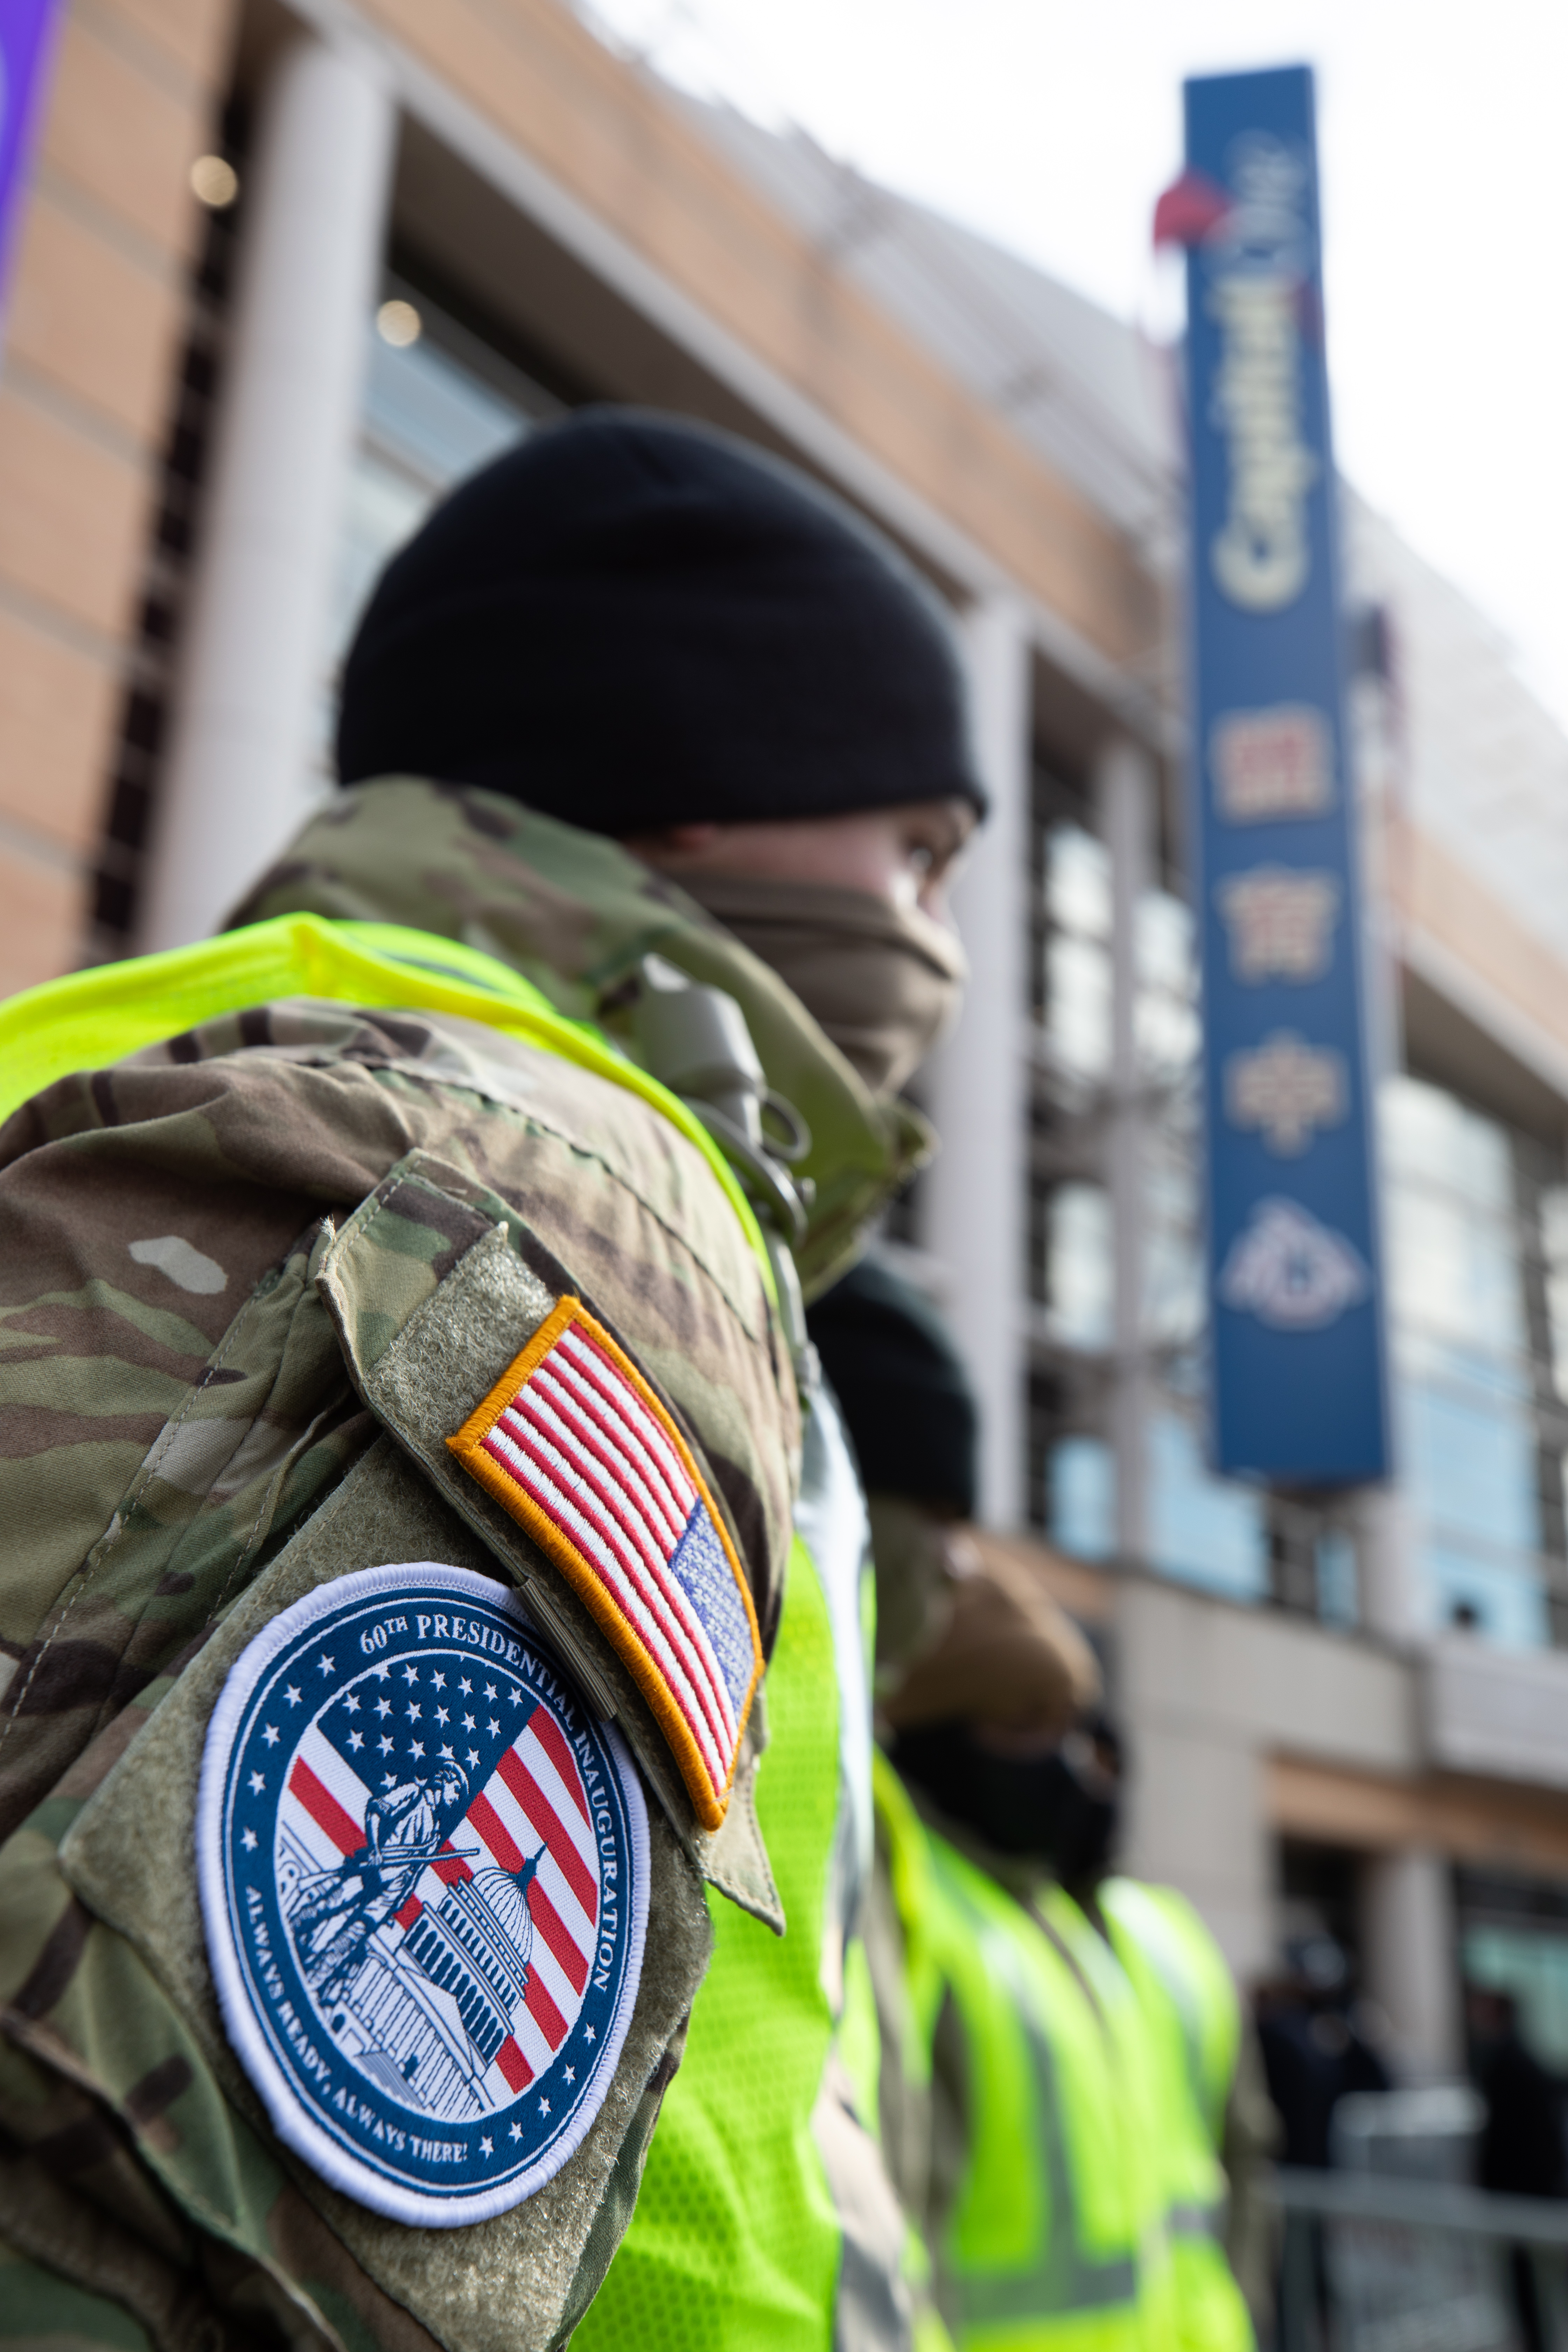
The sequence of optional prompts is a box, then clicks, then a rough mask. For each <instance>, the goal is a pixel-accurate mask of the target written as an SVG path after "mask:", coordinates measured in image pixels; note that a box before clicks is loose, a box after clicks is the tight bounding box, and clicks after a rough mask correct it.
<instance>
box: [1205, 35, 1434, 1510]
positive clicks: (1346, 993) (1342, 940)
mask: <svg viewBox="0 0 1568 2352" xmlns="http://www.w3.org/2000/svg"><path fill="white" fill-rule="evenodd" d="M1173 212H1174V215H1175V218H1174V219H1172V213H1173ZM1167 224H1168V225H1169V227H1170V233H1171V234H1173V236H1177V237H1179V238H1180V240H1181V241H1182V242H1183V243H1184V244H1185V246H1186V247H1187V410H1188V431H1189V434H1190V437H1191V472H1192V491H1191V499H1192V508H1191V552H1190V559H1189V561H1190V568H1191V598H1190V612H1191V631H1192V716H1193V732H1192V750H1191V756H1190V759H1189V763H1188V765H1189V779H1190V790H1191V814H1192V841H1193V845H1194V856H1193V866H1194V896H1195V905H1196V911H1197V915H1198V928H1199V933H1200V937H1201V940H1202V957H1203V997H1204V1072H1205V1128H1206V1136H1207V1186H1208V1201H1207V1208H1208V1251H1209V1281H1210V1307H1211V1318H1212V1330H1213V1388H1212V1395H1213V1419H1214V1455H1215V1466H1216V1467H1217V1468H1218V1469H1220V1470H1222V1471H1225V1472H1227V1473H1229V1474H1231V1475H1253V1476H1258V1477H1263V1478H1267V1479H1268V1480H1271V1481H1273V1482H1275V1483H1277V1484H1280V1485H1286V1486H1345V1485H1351V1484H1355V1483H1359V1482H1361V1481H1363V1480H1370V1479H1377V1478H1381V1477H1383V1476H1384V1475H1386V1472H1387V1469H1388V1406H1387V1382H1386V1376H1385V1357H1384V1319H1383V1299H1382V1271H1381V1266H1380V1263H1379V1250H1378V1241H1377V1213H1376V1194H1375V1189H1374V1186H1375V1179H1374V1171H1373V1107H1372V1104H1371V1101H1370V1099H1369V1097H1368V1091H1367V1087H1368V1074H1367V1051H1366V1040H1365V1027H1364V1018H1363V1010H1364V1008H1363V940H1362V931H1361V910H1360V894H1359V889H1358V885H1357V874H1356V866H1357V856H1356V843H1355V839H1354V831H1355V827H1354V807H1353V800H1352V780H1351V775H1350V771H1349V763H1348V760H1347V755H1346V741H1345V728H1344V707H1343V691H1342V622H1341V605H1340V584H1339V560H1338V550H1337V544H1336V542H1337V537H1338V532H1337V515H1336V511H1335V500H1336V485H1335V479H1334V469H1333V457H1332V451H1331V442H1330V436H1329V398H1328V377H1327V371H1326V368H1325V363H1324V351H1323V305H1322V279H1321V263H1320V245H1319V219H1318V181H1317V153H1316V143H1315V139H1314V135H1313V109H1312V78H1311V75H1310V72H1308V71H1307V70H1306V69H1305V68H1290V69H1289V70H1286V71H1281V72H1269V73H1252V74H1222V75H1215V76H1213V77H1205V79H1199V80H1194V81H1189V82H1188V83H1187V84H1186V170H1185V172H1184V174H1183V177H1182V179H1181V181H1180V182H1179V183H1178V184H1177V186H1176V188H1174V189H1173V190H1172V191H1171V193H1170V194H1169V195H1167V196H1166V197H1165V198H1163V200H1162V220H1161V223H1160V224H1159V226H1162V228H1163V226H1165V225H1167Z"/></svg>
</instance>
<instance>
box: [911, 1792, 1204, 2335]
mask: <svg viewBox="0 0 1568 2352" xmlns="http://www.w3.org/2000/svg"><path fill="white" fill-rule="evenodd" d="M878 1801H879V1813H880V1817H881V1820H882V1822H883V1825H884V1829H885V1832H886V1834H887V1837H888V1842H889V1852H890V1855H891V1861H892V1870H893V1881H894V1887H895V1895H896V1897H897V1896H898V1888H899V1883H900V1876H901V1877H902V1879H903V1882H904V1884H905V1885H906V1886H908V1887H910V1888H918V1890H919V1895H920V1909H919V1911H918V1913H916V1914H915V1915H913V1916H910V1918H909V1920H908V1921H907V1923H906V1924H907V1927H908V1928H909V1931H910V1947H909V1950H910V1986H909V2007H910V2016H911V2018H918V2019H921V2020H924V2021H927V2022H928V2023H929V2024H930V2025H931V2026H934V2024H935V2021H936V2015H937V2011H939V2009H940V2007H941V2005H942V2000H944V1999H945V1998H947V1997H951V1998H952V2000H953V2002H954V2004H955V2005H956V2009H957V2012H958V2019H959V2023H960V2025H961V2026H962V2029H963V2038H964V2043H965V2050H966V2055H967V2061H968V2074H967V2079H966V2082H965V2084H964V2093H965V2118H966V2126H967V2135H968V2138H967V2146H966V2147H965V2149H964V2152H963V2164H962V2168H961V2171H960V2175H959V2185H958V2191H957V2196H956V2200H955V2202H954V2206H953V2210H952V2215H951V2217H950V2220H949V2222H948V2225H947V2231H946V2236H945V2242H943V2243H942V2245H941V2246H939V2247H936V2248H933V2250H932V2251H933V2252H934V2254H935V2255H936V2258H937V2261H938V2263H939V2264H940V2266H941V2268H942V2271H943V2272H944V2273H945V2276H946V2281H947V2285H948V2289H949V2300H950V2302H951V2304H952V2307H953V2310H954V2312H955V2315H956V2321H957V2325H956V2329H955V2334H956V2338H957V2342H958V2344H959V2345H960V2347H963V2352H1166V2347H1169V2346H1170V2344H1171V2343H1172V2341H1173V2337H1172V2333H1171V2326H1172V2322H1171V2312H1170V2273H1169V2263H1168V2258H1167V2254H1166V2250H1165V2245H1164V2239H1163V2230H1162V2228H1161V2223H1160V2217H1159V2212H1158V2193H1157V2183H1156V2179H1155V2177H1154V2173H1153V2168H1152V2160H1151V2150H1150V2147H1149V2130H1150V2116H1149V2113H1148V2111H1147V2105H1146V2100H1147V2093H1146V2088H1145V2085H1144V2084H1143V2081H1142V2059H1143V2047H1142V2027H1141V2021H1140V2019H1139V2016H1138V2013H1137V2008H1136V2002H1135V1999H1134V1996H1133V1994H1132V1990H1131V1986H1130V1985H1129V1984H1128V1983H1127V1981H1126V1979H1125V1978H1124V1977H1123V1976H1122V1974H1121V1969H1120V1968H1119V1966H1118V1964H1117V1962H1116V1960H1115V1958H1114V1957H1113V1956H1112V1954H1111V1953H1110V1951H1109V1950H1108V1949H1107V1948H1106V1946H1105V1944H1104V1942H1103V1939H1101V1938H1100V1937H1096V1936H1095V1934H1094V1932H1093V1930H1092V1929H1091V1928H1090V1927H1089V1925H1088V1922H1087V1921H1086V1920H1084V1918H1083V1916H1082V1914H1081V1913H1080V1912H1079V1911H1078V1910H1077V1907H1076V1906H1074V1905H1072V1904H1070V1903H1068V1900H1067V1898H1066V1897H1065V1896H1061V1895H1055V1894H1053V1895H1051V1896H1049V1897H1048V1898H1047V1900H1046V1901H1045V1902H1044V1903H1043V1904H1042V1906H1040V1910H1039V1914H1038V1916H1036V1915H1035V1914H1032V1913H1031V1912H1029V1911H1027V1910H1026V1909H1025V1908H1024V1907H1023V1906H1022V1905H1021V1904H1019V1903H1017V1902H1016V1900H1015V1899H1014V1897H1013V1896H1012V1895H1009V1894H1008V1893H1007V1892H1006V1891H1005V1889H1004V1888H1003V1887H1001V1886H999V1885H997V1884H996V1882H995V1881H994V1879H992V1878H990V1877H988V1876H987V1875H986V1874H985V1873H984V1871H982V1870H979V1869H977V1868H976V1867H975V1865H974V1864H973V1863H971V1862H969V1861H967V1860H966V1859H965V1858H964V1857H963V1855H962V1854H960V1853H958V1852H957V1851H956V1850H955V1849H954V1848H953V1847H952V1846H951V1845H949V1844H948V1843H947V1842H946V1840H945V1839H943V1838H942V1837H940V1836H938V1835H937V1834H936V1833H935V1832H932V1831H931V1830H929V1829H927V1828H925V1827H924V1826H923V1825H922V1824H921V1822H920V1821H919V1820H918V1817H917V1816H916V1815H915V1813H914V1810H913V1807H912V1806H911V1805H910V1802H909V1800H908V1798H907V1796H906V1795H905V1794H904V1792H903V1791H902V1790H901V1789H900V1787H899V1785H898V1783H897V1780H896V1778H895V1776H893V1775H892V1773H891V1770H890V1768H889V1767H887V1766H886V1765H879V1775H878ZM898 1899H900V1916H902V1907H901V1906H902V1898H901V1897H899V1898H898Z"/></svg>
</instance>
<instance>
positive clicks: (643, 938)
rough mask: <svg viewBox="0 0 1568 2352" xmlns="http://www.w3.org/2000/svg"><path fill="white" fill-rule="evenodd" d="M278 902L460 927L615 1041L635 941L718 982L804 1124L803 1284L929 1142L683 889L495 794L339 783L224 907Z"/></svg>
mask: <svg viewBox="0 0 1568 2352" xmlns="http://www.w3.org/2000/svg"><path fill="white" fill-rule="evenodd" d="M287 914H316V915H326V916H330V917H334V918H336V919H339V920H361V921H374V922H394V923H407V924H410V925H412V926H413V927H415V928H416V929H419V930H424V931H431V932H434V933H437V935H439V936H443V937H446V938H450V939H455V940H462V941H464V943H465V944H466V945H468V946H469V947H475V948H481V949H483V950H486V952H488V953H489V954H490V955H496V956H500V958H501V960H502V961H503V962H506V963H509V964H510V965H511V966H512V967H513V969H514V970H516V971H521V973H522V974H523V976H524V977H525V978H526V979H528V980H531V982H533V983H534V985H535V986H536V987H537V988H539V989H541V990H542V992H543V993H544V994H545V995H546V996H547V997H548V998H549V999H550V1001H551V1003H552V1004H554V1005H555V1006H557V1007H558V1009H559V1010H560V1011H561V1012H563V1013H567V1014H569V1015H570V1016H571V1017H572V1018H573V1019H574V1020H590V1021H596V1022H599V1023H601V1024H604V1025H605V1027H606V1028H608V1029H610V1030H611V1031H612V1033H615V1034H619V1035H620V1036H621V1039H622V1042H623V1043H626V1044H627V1045H631V1043H632V1041H631V1039H630V1037H629V1035H628V1034H626V1026H625V1023H624V1019H623V1007H624V1003H625V1000H626V994H627V983H628V982H630V981H631V980H632V977H633V975H634V973H635V971H636V968H637V964H638V962H639V961H640V960H641V959H642V957H644V956H645V955H647V954H649V953H652V952H657V953H658V954H659V955H661V956H663V957H664V958H665V959H666V960H667V961H668V962H670V963H673V964H675V965H676V966H678V968H679V970H680V971H684V972H686V973H688V974H689V977H690V978H692V979H693V980H697V981H701V982H707V983H709V984H710V985H711V986H712V987H715V988H721V989H722V990H724V992H726V994H728V995H730V996H732V997H733V998H734V999H735V1001H736V1003H738V1004H739V1005H740V1007H741V1010H742V1013H744V1014H745V1016H746V1024H747V1026H748V1028H749V1029H750V1030H751V1033H752V1040H753V1042H754V1044H755V1045H756V1048H757V1052H758V1054H759V1055H760V1057H761V1059H762V1064H763V1070H764V1072H765V1074H766V1076H767V1080H768V1084H769V1085H770V1087H773V1088H774V1089H775V1091H776V1092H777V1093H779V1094H781V1095H782V1096H783V1097H784V1099H785V1100H786V1101H787V1102H790V1103H792V1104H793V1105H794V1107H795V1109H796V1110H797V1111H798V1112H799V1113H800V1115H801V1117H802V1118H804V1120H805V1124H806V1127H807V1129H808V1130H809V1132H810V1136H811V1148H810V1150H809V1151H808V1152H807V1154H806V1156H805V1159H804V1160H802V1161H801V1163H800V1168H799V1173H800V1174H801V1175H802V1176H805V1177H806V1178H808V1179H809V1180H810V1181H811V1184H812V1186H813V1187H814V1189H815V1195H816V1197H815V1200H814V1202H813V1204H812V1211H811V1219H810V1223H809V1225H808V1228H807V1231H806V1234H805V1240H804V1242H803V1243H802V1244H800V1246H799V1247H798V1248H797V1249H796V1252H795V1260H796V1264H797V1265H798V1267H799V1271H800V1278H801V1285H802V1287H803V1288H804V1290H805V1295H806V1297H808V1298H810V1297H814V1296H815V1295H816V1293H817V1292H819V1291H822V1290H826V1288H827V1287H828V1286H829V1284H831V1283H833V1282H835V1281H837V1278H838V1276H839V1275H840V1274H842V1273H844V1272H845V1271H846V1270H847V1267H848V1266H849V1265H851V1264H852V1263H853V1261H854V1260H855V1259H856V1258H857V1257H858V1255H859V1254H860V1249H861V1246H862V1244H863V1239H864V1234H865V1231H866V1228H867V1226H868V1223H869V1222H870V1220H871V1218H872V1217H873V1216H874V1215H875V1213H876V1212H877V1211H878V1210H879V1208H880V1207H881V1206H882V1204H883V1203H884V1202H885V1201H886V1200H887V1198H888V1196H889V1192H892V1191H894V1190H895V1189H896V1188H897V1187H898V1186H899V1185H900V1184H901V1183H903V1182H904V1181H905V1180H906V1179H907V1178H908V1177H910V1175H912V1174H913V1173H914V1171H915V1170H916V1169H917V1168H918V1167H919V1166H920V1165H921V1162H922V1160H925V1159H926V1158H928V1157H929V1155H930V1152H931V1146H932V1142H933V1138H932V1136H931V1130H930V1129H929V1128H928V1127H927V1126H926V1124H925V1122H924V1120H923V1119H921V1118H920V1116H919V1114H918V1113H917V1112H915V1111H914V1110H912V1109H911V1108H910V1106H909V1105H908V1104H907V1103H903V1102H894V1103H890V1104H889V1103H884V1102H880V1101H879V1100H878V1099H877V1098H876V1097H873V1096H872V1095H871V1094H870V1093H869V1092H868V1089H867V1087H865V1085H864V1084H863V1083H862V1081H861V1080H860V1078H859V1077H858V1076H857V1074H856V1072H855V1071H854V1070H853V1069H852V1068H851V1067H850V1066H849V1064H848V1063H847V1061H846V1060H845V1058H844V1056H843V1055H842V1054H840V1053H839V1052H838V1050H837V1046H835V1045H832V1044H830V1043H829V1041H828V1039H827V1038H826V1036H825V1035H824V1034H823V1033H822V1031H821V1030H820V1029H819V1028H818V1026H817V1024H816V1022H815V1021H814V1020H813V1019H812V1018H811V1016H810V1014H809V1013H807V1012H806V1010H805V1006H804V1005H803V1004H802V1003H801V1002H800V999H799V998H798V997H797V996H795V994H794V993H793V992H792V991H791V990H790V989H788V988H786V987H785V986H784V982H783V981H782V980H780V979H779V978H778V976H777V974H776V973H775V972H773V971H770V970H769V969H768V967H767V965H766V964H764V963H762V962H760V961H758V959H757V958H756V957H755V956H754V955H752V953H751V952H750V951H749V950H747V949H746V948H743V947H742V945H741V943H740V941H739V940H736V939H734V938H733V937H732V936H731V933H730V932H728V931H726V930H725V929H723V928H722V927H721V925H720V924H718V923H716V922H715V921H714V920H713V919H712V917H711V916H710V915H709V914H707V913H706V912H705V911H704V910H703V908H700V906H698V905H697V903H696V901H695V900H694V899H691V898H688V897H687V896H686V894H685V892H684V891H682V890H680V889H678V888H677V887H676V886H675V884H674V883H672V882H670V881H668V880H667V879H666V878H665V877H663V876H661V875H658V874H655V873H654V872H652V871H651V870H650V868H648V867H647V866H644V865H643V864H642V863H641V862H640V860H638V859H637V858H635V857H633V856H630V855H629V854H628V853H627V852H626V850H624V849H622V848H621V847H620V846H619V845H618V844H617V843H616V842H613V841H607V840H605V838H604V837H603V836H602V835H598V834H591V833H581V832H579V831H578V830H577V828H576V827H575V826H574V825H569V824H560V823H558V821H557V820H556V819H555V818H554V817H548V816H540V815H537V814H535V813H534V812H533V811H532V810H531V809H526V808H522V807H521V806H520V805H519V803H517V802H515V801H510V800H507V799H505V798H503V797H502V795H501V794H500V793H486V792H479V791H475V790H473V789H471V788H469V787H468V786H464V785H455V784H454V785H447V784H432V783H426V782H423V781H421V780H420V779H418V778H416V777H395V778H390V779H385V780H384V781H382V782H378V783H375V784H370V785H361V786H358V787H356V788H355V789H354V790H353V791H352V792H346V793H339V794H338V796H337V797H336V799H335V800H334V801H333V802H332V803H331V805H330V806H329V807H328V808H327V809H325V810H324V811H323V812H322V814H321V815H320V816H318V817H316V818H315V819H314V820H313V821H312V822H311V823H310V824H308V825H307V826H306V827H305V829H304V831H303V832H302V833H301V834H300V837H299V839H298V840H297V841H295V842H294V843H293V844H292V845H291V846H290V848H289V850H288V852H287V853H286V855H285V856H283V857H282V858H281V859H280V860H279V863H278V865H276V866H274V867H273V868H272V869H271V871H270V872H269V873H267V874H264V875H263V876H262V877H261V879H260V881H259V882H258V884H257V885H256V887H255V888H254V889H253V890H252V891H251V892H250V894H249V896H248V897H247V898H246V900H245V902H244V904H243V905H242V906H241V907H240V908H238V909H237V911H236V913H235V915H234V916H233V917H232V918H231V921H232V922H234V923H241V922H251V923H254V922H260V921H263V920H265V919H267V918H268V916H271V915H287Z"/></svg>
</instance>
